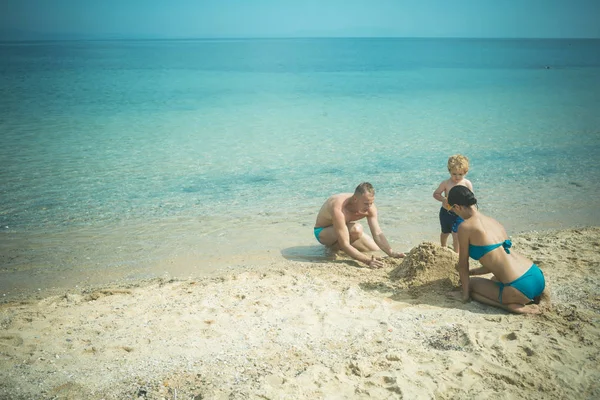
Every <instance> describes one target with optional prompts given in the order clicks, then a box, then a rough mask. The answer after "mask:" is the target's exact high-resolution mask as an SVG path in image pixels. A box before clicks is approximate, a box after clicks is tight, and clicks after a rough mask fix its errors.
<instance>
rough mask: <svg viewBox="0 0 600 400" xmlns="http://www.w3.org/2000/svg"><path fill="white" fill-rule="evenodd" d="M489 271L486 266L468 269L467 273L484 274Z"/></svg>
mask: <svg viewBox="0 0 600 400" xmlns="http://www.w3.org/2000/svg"><path fill="white" fill-rule="evenodd" d="M490 272H491V271H490V270H489V269H487V268H486V267H479V268H473V269H471V270H469V275H485V274H489V273H490Z"/></svg>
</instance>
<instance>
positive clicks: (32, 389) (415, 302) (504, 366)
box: [0, 228, 600, 399]
mask: <svg viewBox="0 0 600 400" xmlns="http://www.w3.org/2000/svg"><path fill="white" fill-rule="evenodd" d="M513 243H514V248H515V250H517V251H520V252H521V253H523V254H525V255H527V256H529V257H531V258H532V259H533V260H534V261H535V262H536V263H538V265H540V267H541V268H542V269H543V271H544V274H545V275H546V279H547V281H548V284H549V286H550V289H551V299H552V308H551V310H550V311H547V312H546V313H544V314H543V315H541V316H522V315H512V314H508V313H506V312H504V311H502V310H498V309H495V308H492V307H489V306H486V305H482V304H479V303H476V302H471V303H467V304H463V303H461V302H460V301H457V300H455V299H454V298H453V297H452V296H448V292H449V291H450V290H452V289H453V287H455V286H456V284H457V280H458V277H457V275H456V272H455V270H454V264H455V262H456V255H455V254H454V253H453V252H452V251H450V250H448V249H442V248H440V247H439V246H438V245H437V244H433V243H427V242H425V243H422V244H421V245H419V246H417V247H415V248H414V249H413V250H412V251H411V253H410V254H409V255H408V256H407V258H406V259H405V260H404V262H403V263H402V262H401V261H396V260H389V259H388V260H387V261H386V267H385V268H383V269H380V270H369V269H366V268H360V266H359V265H358V264H356V263H354V262H353V261H351V260H348V259H342V258H340V259H336V260H330V261H327V262H294V261H288V260H284V259H282V260H281V261H277V262H275V263H273V264H272V265H270V266H268V267H257V266H254V267H253V266H248V267H247V268H243V269H240V268H236V269H235V270H233V269H231V270H230V271H228V272H226V273H224V274H223V275H222V276H219V277H217V278H214V277H212V278H202V279H197V280H185V281H179V280H153V281H149V282H138V283H136V284H129V285H127V286H126V285H121V286H113V287H104V288H94V289H92V288H87V289H83V290H79V291H75V290H72V291H69V292H68V293H64V294H63V295H60V296H53V297H48V298H45V299H43V300H41V301H40V300H33V299H30V300H26V301H19V302H11V303H4V304H2V305H1V306H0V398H2V399H127V398H134V399H137V398H142V399H318V398H327V399H344V398H348V399H362V398H365V399H366V398H375V399H400V398H405V399H431V398H435V399H451V398H457V399H464V398H476V399H514V398H520V399H540V398H543V399H592V398H600V385H599V382H600V367H599V365H600V360H599V355H600V354H599V353H600V350H599V348H600V347H599V346H598V343H599V340H600V319H599V312H600V294H599V291H598V288H599V283H600V273H599V271H600V268H599V267H600V255H599V253H600V228H583V229H572V230H563V231H552V232H544V233H528V234H524V235H520V236H519V237H515V238H513Z"/></svg>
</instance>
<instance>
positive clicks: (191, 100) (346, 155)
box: [0, 38, 600, 301]
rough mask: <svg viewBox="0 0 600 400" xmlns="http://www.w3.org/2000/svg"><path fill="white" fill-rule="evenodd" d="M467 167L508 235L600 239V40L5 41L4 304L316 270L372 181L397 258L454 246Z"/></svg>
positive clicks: (1, 69) (0, 142) (0, 133)
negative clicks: (457, 202) (83, 290)
mask: <svg viewBox="0 0 600 400" xmlns="http://www.w3.org/2000/svg"><path fill="white" fill-rule="evenodd" d="M453 154H463V155H465V156H467V157H468V158H469V160H470V170H469V173H468V175H467V178H468V179H469V180H471V182H472V183H473V186H474V191H475V195H476V197H477V198H478V201H479V206H480V210H481V211H482V212H484V213H486V214H487V215H490V216H492V217H494V218H496V219H497V220H499V221H500V222H502V223H503V224H504V225H505V227H506V229H507V231H508V232H509V234H511V235H516V234H519V233H522V232H529V231H545V230H553V229H565V228H573V227H581V226H591V225H600V212H599V211H598V209H599V205H600V204H599V203H600V202H599V199H600V156H599V154H600V40H593V39H581V40H579V39H560V40H559V39H556V40H555V39H435V38H431V39H430V38H427V39H419V38H322V39H319V38H311V39H240V40H237V39H227V40H213V39H211V40H115V41H56V42H50V41H44V42H4V43H0V301H1V300H2V298H3V297H4V298H10V297H11V296H15V295H19V294H23V293H36V292H37V293H42V292H44V291H46V290H49V289H55V290H59V291H60V290H68V289H69V288H75V287H83V286H85V285H87V284H110V283H113V282H117V281H118V282H121V283H122V282H123V281H132V282H135V281H137V280H140V279H152V278H156V277H159V278H185V279H191V278H193V277H197V276H205V275H210V274H212V273H215V272H217V271H219V270H222V269H223V268H225V269H235V268H238V267H242V266H247V265H252V266H256V267H259V268H260V267H261V266H263V265H270V264H272V263H277V262H278V260H283V259H291V260H299V261H308V262H315V263H319V262H321V261H322V260H326V259H328V257H331V254H329V253H328V252H327V251H326V250H325V249H324V248H323V247H322V246H321V245H319V243H317V242H316V240H315V238H314V236H313V226H314V223H315V219H316V214H317V211H318V210H319V208H320V206H321V205H322V204H323V202H324V201H325V200H326V199H327V198H328V197H329V196H330V195H332V194H335V193H342V192H352V191H353V190H354V188H355V187H356V186H357V185H358V184H359V183H361V182H364V181H368V182H371V183H372V184H373V186H374V187H375V190H376V198H375V204H376V206H377V208H378V210H379V222H380V225H381V227H382V229H383V232H384V233H385V235H386V236H387V238H388V240H389V241H390V243H391V244H392V247H393V248H394V249H395V250H397V251H405V252H407V251H409V250H410V249H411V248H412V247H413V246H415V245H417V244H418V243H420V242H422V241H425V240H428V241H434V242H438V241H439V233H440V228H439V220H438V210H439V207H440V203H439V202H437V201H436V200H435V199H433V197H432V194H433V191H434V190H435V189H436V188H437V187H438V185H439V184H440V182H442V181H443V180H445V179H448V178H449V174H448V170H447V167H446V164H447V160H448V157H449V156H451V155H453ZM364 226H365V229H366V230H367V231H368V229H367V225H366V223H365V224H364ZM557 245H561V244H557Z"/></svg>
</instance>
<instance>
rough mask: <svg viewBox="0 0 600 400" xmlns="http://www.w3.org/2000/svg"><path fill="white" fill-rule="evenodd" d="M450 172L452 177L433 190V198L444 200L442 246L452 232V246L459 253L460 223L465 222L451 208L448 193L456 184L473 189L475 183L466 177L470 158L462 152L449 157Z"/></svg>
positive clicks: (441, 209)
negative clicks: (458, 232) (458, 233)
mask: <svg viewBox="0 0 600 400" xmlns="http://www.w3.org/2000/svg"><path fill="white" fill-rule="evenodd" d="M448 172H450V179H446V180H445V181H443V182H442V183H440V186H438V188H437V189H436V190H435V192H433V198H434V199H436V200H437V201H441V202H442V207H441V208H440V225H441V227H442V233H441V234H440V242H441V245H442V247H446V243H447V242H448V236H450V233H452V246H453V247H454V251H455V252H457V253H458V235H457V234H456V232H457V231H458V225H460V223H461V222H463V219H462V218H460V217H459V216H458V215H456V214H455V213H453V212H452V211H449V210H450V206H449V205H448V200H447V197H448V193H449V192H450V189H452V188H453V187H454V186H458V185H461V186H466V187H468V188H469V189H470V190H471V191H473V185H472V184H471V181H469V180H468V179H465V175H467V172H469V159H468V158H467V157H465V156H463V155H461V154H455V155H453V156H450V158H448Z"/></svg>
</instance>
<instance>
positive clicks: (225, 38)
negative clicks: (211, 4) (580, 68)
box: [0, 36, 600, 43]
mask: <svg viewBox="0 0 600 400" xmlns="http://www.w3.org/2000/svg"><path fill="white" fill-rule="evenodd" d="M297 39H321V40H322V39H461V40H482V39H484V40H600V37H538V36H524V37H510V36H246V37H237V36H198V37H195V36H189V37H188V36H181V37H143V36H140V37H136V36H123V37H95V38H92V37H81V38H39V39H34V38H31V39H3V38H0V43H32V42H108V41H194V40H198V41H203V40H206V41H209V40H223V41H228V40H297Z"/></svg>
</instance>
